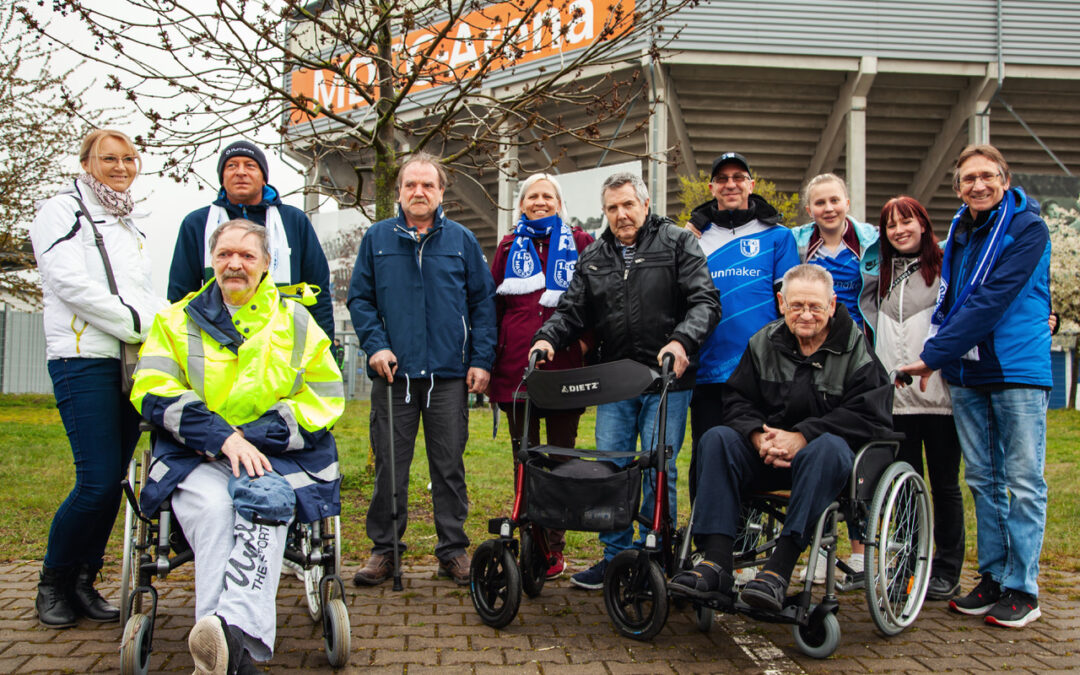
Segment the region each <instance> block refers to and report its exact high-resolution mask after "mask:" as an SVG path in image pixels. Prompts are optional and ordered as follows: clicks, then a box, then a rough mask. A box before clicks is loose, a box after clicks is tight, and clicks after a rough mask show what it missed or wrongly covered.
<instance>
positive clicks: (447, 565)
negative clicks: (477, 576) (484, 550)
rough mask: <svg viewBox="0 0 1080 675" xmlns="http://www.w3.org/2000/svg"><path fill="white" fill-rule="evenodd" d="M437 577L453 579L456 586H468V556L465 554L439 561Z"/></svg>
mask: <svg viewBox="0 0 1080 675" xmlns="http://www.w3.org/2000/svg"><path fill="white" fill-rule="evenodd" d="M439 576H440V577H444V578H448V579H453V581H454V583H455V584H457V585H458V586H468V585H469V556H468V555H466V554H465V553H459V554H458V555H456V556H454V557H453V558H450V559H449V560H440V561H439Z"/></svg>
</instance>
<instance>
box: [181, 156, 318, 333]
mask: <svg viewBox="0 0 1080 675" xmlns="http://www.w3.org/2000/svg"><path fill="white" fill-rule="evenodd" d="M269 179H270V170H269V168H268V167H267V164H266V155H264V154H263V151H262V150H260V149H259V148H258V147H256V146H255V145H254V144H253V143H249V142H247V141H236V142H235V143H231V144H230V145H228V146H227V147H226V148H225V149H224V150H222V151H221V156H220V157H219V158H218V180H220V181H221V186H222V187H221V191H220V192H218V197H217V199H216V200H214V203H213V204H211V205H210V206H204V207H203V208H201V209H197V210H195V211H192V212H191V213H189V214H188V215H187V217H186V218H184V222H183V223H181V224H180V232H179V233H178V234H177V236H176V248H175V249H174V250H173V258H172V267H171V268H170V269H169V290H168V293H167V296H168V298H169V302H179V301H180V300H183V299H184V296H185V295H187V294H188V293H191V292H192V291H197V290H199V289H200V288H202V287H203V285H205V284H206V282H208V281H210V280H211V279H213V278H214V270H213V267H212V266H211V265H210V258H209V250H210V247H209V245H208V244H209V241H210V235H211V234H212V233H213V232H214V230H216V229H217V227H218V225H221V224H222V223H224V222H227V221H229V220H233V219H236V218H241V219H243V220H250V221H252V222H254V223H257V224H259V225H263V226H264V227H266V234H267V237H268V239H269V242H270V270H269V272H268V274H270V276H271V277H273V279H274V283H276V284H277V285H278V286H287V285H290V284H298V283H300V282H304V283H306V284H308V285H309V286H318V287H319V295H318V296H317V298H316V302H315V306H314V307H311V308H310V311H311V315H312V316H313V317H314V318H315V321H316V322H317V323H318V324H319V328H322V329H323V332H325V333H326V335H327V336H328V337H329V338H330V341H331V342H333V340H334V309H333V306H332V305H331V301H330V266H329V265H328V264H327V262H326V254H325V253H323V250H322V246H321V245H320V244H319V239H318V237H316V236H315V228H313V227H312V226H311V221H310V220H308V217H307V216H306V215H305V214H304V212H303V211H301V210H300V209H298V208H296V207H294V206H288V205H286V204H283V203H282V202H281V197H280V196H279V195H278V191H277V190H276V189H275V188H274V187H273V186H271V185H267V181H268V180H269Z"/></svg>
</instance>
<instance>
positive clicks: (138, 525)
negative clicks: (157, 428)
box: [120, 452, 147, 626]
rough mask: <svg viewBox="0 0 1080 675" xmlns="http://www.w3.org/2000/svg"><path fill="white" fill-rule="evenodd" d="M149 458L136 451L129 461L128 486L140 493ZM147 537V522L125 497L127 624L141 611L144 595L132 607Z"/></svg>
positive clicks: (123, 604) (123, 616)
mask: <svg viewBox="0 0 1080 675" xmlns="http://www.w3.org/2000/svg"><path fill="white" fill-rule="evenodd" d="M145 467H146V457H144V456H143V454H142V453H141V452H137V453H136V455H135V456H133V457H132V458H131V462H129V463H128V471H127V480H128V485H130V486H131V488H132V490H135V494H136V495H138V494H139V491H138V488H139V487H141V486H142V485H143V482H144V481H145V480H146V476H145V475H144V474H145ZM146 538H147V528H146V523H144V522H143V521H142V520H140V519H139V518H138V517H137V516H136V514H135V510H134V509H133V508H132V507H131V504H130V503H129V502H128V501H127V496H126V495H125V496H124V553H123V558H122V559H121V561H122V562H121V569H120V621H121V622H123V624H124V625H125V626H126V625H127V623H128V619H129V618H130V617H131V615H132V614H139V613H140V612H142V596H141V595H137V596H136V597H135V606H134V607H132V606H131V602H132V593H134V591H135V589H136V588H138V586H139V556H140V555H141V552H140V549H139V548H138V546H139V545H142V544H145V543H146Z"/></svg>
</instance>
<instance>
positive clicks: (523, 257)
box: [510, 250, 536, 279]
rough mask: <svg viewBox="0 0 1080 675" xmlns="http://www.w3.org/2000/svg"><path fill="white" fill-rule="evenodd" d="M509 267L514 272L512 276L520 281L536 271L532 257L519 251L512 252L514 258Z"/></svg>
mask: <svg viewBox="0 0 1080 675" xmlns="http://www.w3.org/2000/svg"><path fill="white" fill-rule="evenodd" d="M510 266H511V268H512V269H513V270H514V275H515V276H518V277H520V278H522V279H527V278H529V277H531V276H532V275H533V272H534V270H535V269H536V264H535V263H534V262H533V257H532V256H531V255H529V253H528V251H520V250H519V251H515V252H514V257H513V258H511V260H510Z"/></svg>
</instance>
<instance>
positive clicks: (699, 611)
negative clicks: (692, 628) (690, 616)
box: [694, 605, 716, 633]
mask: <svg viewBox="0 0 1080 675" xmlns="http://www.w3.org/2000/svg"><path fill="white" fill-rule="evenodd" d="M715 614H716V613H715V612H713V610H712V609H710V608H708V607H705V606H702V605H697V606H696V607H694V616H695V618H696V619H697V621H696V624H697V629H698V630H699V631H700V632H702V633H708V632H709V631H710V630H712V624H713V617H714V616H715Z"/></svg>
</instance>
